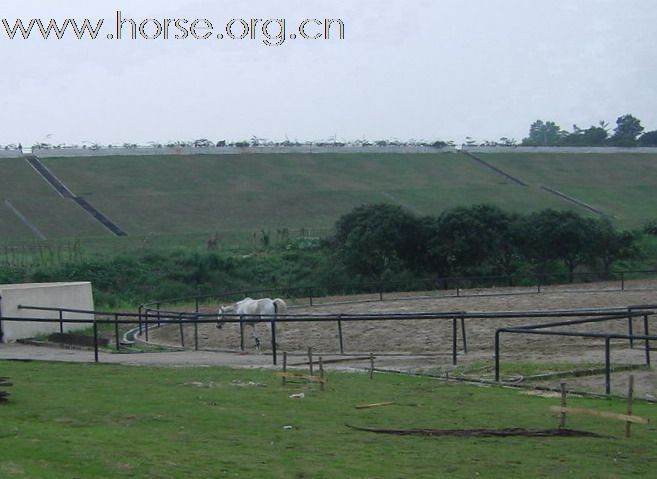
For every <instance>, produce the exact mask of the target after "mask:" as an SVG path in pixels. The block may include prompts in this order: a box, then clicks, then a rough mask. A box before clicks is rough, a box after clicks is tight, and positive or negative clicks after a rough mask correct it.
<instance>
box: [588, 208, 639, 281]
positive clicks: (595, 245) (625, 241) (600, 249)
mask: <svg viewBox="0 0 657 479" xmlns="http://www.w3.org/2000/svg"><path fill="white" fill-rule="evenodd" d="M589 221H590V223H591V228H592V234H591V240H590V244H589V246H588V247H589V248H590V249H591V256H592V259H593V260H594V261H595V262H599V263H600V264H601V265H602V268H603V271H604V274H605V276H608V275H609V272H610V271H611V266H612V264H613V263H614V262H615V261H618V260H622V259H631V258H633V257H635V256H636V255H637V254H638V248H637V246H636V236H635V235H634V234H632V233H630V232H629V231H620V232H619V231H616V229H615V228H614V226H613V225H612V224H611V221H609V219H608V218H601V219H596V220H589Z"/></svg>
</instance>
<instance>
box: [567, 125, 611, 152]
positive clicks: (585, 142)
mask: <svg viewBox="0 0 657 479" xmlns="http://www.w3.org/2000/svg"><path fill="white" fill-rule="evenodd" d="M608 126H609V125H608V124H607V123H606V122H604V121H601V122H600V123H599V124H598V126H590V127H589V128H587V129H586V130H584V129H582V128H579V127H578V126H577V125H573V132H572V133H569V134H567V135H566V136H565V137H564V139H563V144H564V145H568V146H604V144H605V142H606V141H607V139H608V138H609V131H608V130H607V127H608Z"/></svg>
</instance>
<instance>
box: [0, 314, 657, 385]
mask: <svg viewBox="0 0 657 479" xmlns="http://www.w3.org/2000/svg"><path fill="white" fill-rule="evenodd" d="M21 309H27V310H34V311H58V312H59V313H60V314H59V318H60V319H45V318H38V317H34V318H5V317H3V318H2V320H3V321H37V322H48V323H53V322H55V323H56V322H59V323H60V325H61V324H63V322H67V323H86V324H90V325H91V326H92V330H93V344H94V348H93V349H94V361H95V362H99V341H98V338H99V334H98V326H99V325H102V324H107V325H112V326H113V328H114V339H115V348H116V350H117V351H118V350H120V348H121V339H120V329H121V326H122V325H123V326H131V325H135V324H138V325H139V328H140V331H141V332H142V334H144V335H145V339H146V341H148V334H149V330H150V329H152V328H154V327H160V326H161V325H168V324H174V325H178V327H179V330H180V338H181V346H182V347H185V343H184V331H183V328H184V327H185V326H190V325H191V326H192V327H193V328H194V349H195V350H198V344H199V341H198V327H199V325H200V324H207V323H211V324H217V323H218V319H217V316H216V314H207V313H198V312H191V313H190V312H165V311H161V310H158V311H156V312H154V314H152V313H151V312H149V311H147V312H146V313H145V314H144V313H142V312H139V313H123V312H122V313H117V312H99V311H83V310H77V309H67V308H47V307H37V306H26V305H23V306H21ZM653 309H657V304H653V305H633V306H628V307H626V308H605V309H581V310H543V311H497V312H476V313H469V312H466V311H453V312H445V313H396V314H331V315H309V314H286V315H274V316H266V315H260V316H248V315H229V314H226V315H225V316H224V317H223V318H222V319H221V321H220V322H221V323H238V324H239V325H240V344H241V348H242V349H243V347H244V326H245V325H246V324H249V323H268V324H269V325H270V327H271V351H272V352H271V357H272V364H273V365H276V364H277V357H278V350H277V337H276V324H277V323H294V322H329V323H331V324H335V325H336V326H337V328H338V339H339V349H340V353H341V354H344V353H345V352H344V343H343V335H342V324H343V323H345V322H354V321H417V320H427V319H429V320H435V321H446V322H449V323H450V324H451V340H452V341H451V354H452V364H453V365H456V364H457V360H458V352H459V347H458V339H459V338H458V330H459V326H460V330H461V340H462V348H461V351H462V352H463V354H467V351H468V347H467V334H466V320H475V319H477V320H486V319H518V318H542V319H547V318H559V319H561V320H560V321H555V322H547V323H545V322H543V323H539V324H530V325H525V326H516V327H506V328H499V329H497V330H496V331H495V346H494V347H495V380H496V381H497V382H500V362H501V348H500V336H501V335H502V334H529V335H546V336H563V337H579V338H592V339H603V340H604V348H605V392H606V393H607V394H610V391H611V374H610V373H611V357H610V356H611V353H610V344H611V341H612V340H626V341H628V342H629V345H630V347H631V348H633V347H634V342H635V341H643V343H644V351H645V364H646V366H650V341H657V336H655V335H651V334H650V331H649V317H650V316H654V315H655V312H654V311H653ZM64 312H72V313H88V314H94V319H93V320H89V319H62V318H63V313H64ZM97 317H100V319H97ZM563 318H569V319H567V320H563ZM637 318H640V319H642V320H643V331H642V333H641V334H635V332H634V321H635V319H637ZM618 320H622V321H625V320H626V321H627V328H628V332H627V334H618V333H590V332H573V331H568V330H563V328H569V327H572V326H576V325H582V324H590V323H604V322H608V321H618ZM554 328H562V329H557V330H555V329H554Z"/></svg>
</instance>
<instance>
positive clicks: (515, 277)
mask: <svg viewBox="0 0 657 479" xmlns="http://www.w3.org/2000/svg"><path fill="white" fill-rule="evenodd" d="M650 274H652V275H657V270H624V271H610V272H608V273H605V272H590V273H575V274H574V277H575V278H576V279H582V280H586V279H587V278H589V279H590V278H594V279H598V278H601V279H600V280H599V281H591V282H590V284H592V285H593V284H596V283H604V282H610V281H618V282H619V283H620V284H619V288H618V290H620V291H624V290H625V289H626V288H625V282H626V280H627V276H628V275H650ZM569 277H570V275H569V274H568V273H551V274H543V273H533V274H510V275H479V276H448V277H437V278H421V279H419V280H416V281H414V282H413V283H412V284H413V286H415V287H416V288H415V289H417V287H418V286H422V287H424V288H426V289H428V290H433V291H438V290H449V289H455V290H456V292H455V296H457V297H461V296H467V295H463V294H462V292H461V289H463V286H464V285H468V284H469V285H470V286H471V287H477V286H476V284H481V283H484V282H488V284H492V285H493V286H500V287H502V286H504V287H513V286H525V287H527V288H536V291H535V293H537V294H539V293H541V292H542V291H543V289H544V287H545V286H546V285H549V284H551V283H550V279H553V280H554V279H557V280H566V281H567V280H568V278H569ZM605 278H607V279H605ZM523 282H524V283H526V284H523ZM409 284H410V283H409V282H408V281H397V282H385V283H383V282H366V283H359V284H334V285H329V286H299V287H282V288H252V289H238V290H231V291H224V292H219V293H214V294H203V295H190V296H180V297H177V298H170V299H163V300H159V301H151V302H147V303H143V304H141V305H140V306H139V310H140V312H141V311H142V310H145V309H148V308H150V307H152V306H156V305H157V306H158V307H157V309H159V306H161V305H162V304H176V303H185V302H191V301H193V302H195V305H196V311H198V310H199V305H200V302H202V301H205V300H208V299H222V298H223V299H225V298H229V297H236V296H238V297H247V296H261V295H265V294H270V295H274V296H287V297H292V298H304V297H305V298H308V302H309V304H310V305H311V306H312V305H313V300H314V299H315V298H318V297H321V296H322V295H321V294H314V293H319V292H325V293H326V294H325V295H324V296H329V295H331V294H337V293H339V292H340V291H342V292H345V291H349V292H351V293H354V294H378V295H379V299H380V300H383V295H384V293H390V292H394V291H399V288H400V287H402V288H405V287H408V285H409ZM554 284H557V283H554ZM450 285H451V286H452V288H450ZM473 285H474V286H473ZM480 287H481V286H480ZM579 291H581V290H579ZM498 294H504V295H514V294H528V293H527V292H523V293H498Z"/></svg>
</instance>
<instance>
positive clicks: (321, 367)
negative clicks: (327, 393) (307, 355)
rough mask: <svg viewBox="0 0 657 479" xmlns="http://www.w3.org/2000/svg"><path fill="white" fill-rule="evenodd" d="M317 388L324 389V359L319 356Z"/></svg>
mask: <svg viewBox="0 0 657 479" xmlns="http://www.w3.org/2000/svg"><path fill="white" fill-rule="evenodd" d="M319 390H320V391H323V390H324V361H323V360H322V357H321V356H320V357H319Z"/></svg>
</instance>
